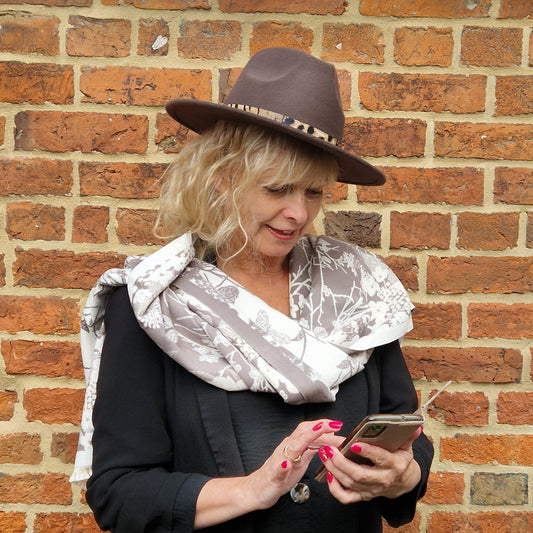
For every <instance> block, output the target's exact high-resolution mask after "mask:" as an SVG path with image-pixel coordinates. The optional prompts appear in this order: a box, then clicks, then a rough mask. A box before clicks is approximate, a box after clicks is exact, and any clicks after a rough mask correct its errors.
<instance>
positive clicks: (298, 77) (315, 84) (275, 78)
mask: <svg viewBox="0 0 533 533" xmlns="http://www.w3.org/2000/svg"><path fill="white" fill-rule="evenodd" d="M166 110H167V112H168V114H169V115H170V116H171V117H172V118H173V119H174V120H177V121H178V122H180V123H181V124H183V125H184V126H187V127H188V128H190V129H191V130H193V131H196V132H198V133H201V132H202V131H204V130H206V129H208V128H210V127H211V126H213V125H214V124H215V122H217V120H237V121H241V122H247V123H250V124H257V125H260V126H263V127H266V128H270V129H274V130H277V131H281V132H283V133H286V134H287V135H291V136H292V137H295V138H297V139H300V140H302V141H304V142H306V143H309V144H311V145H313V146H316V147H318V148H321V149H322V150H325V151H326V152H328V153H330V154H331V155H333V156H334V157H335V159H336V160H337V162H338V163H339V168H340V172H339V178H338V180H339V181H342V182H344V183H359V184H363V185H381V184H382V183H384V181H385V176H384V175H383V174H382V173H381V172H380V171H379V170H378V169H377V168H376V167H374V166H372V165H371V164H370V163H367V162H366V161H364V160H363V159H361V158H360V157H358V156H356V155H354V154H351V153H350V152H347V151H346V150H343V149H342V148H340V143H341V141H342V137H343V134H344V113H343V110H342V104H341V99H340V94H339V83H338V81H337V72H336V70H335V67H334V66H333V65H331V64H330V63H326V62H325V61H322V60H320V59H317V58H315V57H313V56H311V55H309V54H306V53H305V52H301V51H299V50H294V49H291V48H266V49H264V50H261V51H259V52H257V53H256V54H255V55H254V56H252V57H251V58H250V60H249V61H248V63H247V64H246V66H245V67H244V69H243V70H242V73H241V74H240V76H239V78H238V79H237V81H236V82H235V85H234V86H233V88H232V89H231V91H230V93H229V94H228V96H227V97H226V98H225V99H224V102H223V103H222V104H214V103H212V102H203V101H201V100H193V99H178V100H171V101H170V102H168V104H167V105H166Z"/></svg>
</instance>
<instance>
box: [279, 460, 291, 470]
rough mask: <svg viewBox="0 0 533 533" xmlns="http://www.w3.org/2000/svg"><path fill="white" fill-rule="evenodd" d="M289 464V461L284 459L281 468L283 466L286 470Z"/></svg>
mask: <svg viewBox="0 0 533 533" xmlns="http://www.w3.org/2000/svg"><path fill="white" fill-rule="evenodd" d="M288 466H289V463H288V462H287V461H283V463H281V468H283V470H285V469H286V468H287V467H288Z"/></svg>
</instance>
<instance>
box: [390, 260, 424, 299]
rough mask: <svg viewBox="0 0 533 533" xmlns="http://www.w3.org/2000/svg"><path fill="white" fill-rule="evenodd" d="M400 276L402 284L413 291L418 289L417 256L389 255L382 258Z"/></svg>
mask: <svg viewBox="0 0 533 533" xmlns="http://www.w3.org/2000/svg"><path fill="white" fill-rule="evenodd" d="M382 259H383V261H385V263H387V265H388V266H389V268H391V269H392V270H393V272H394V273H395V274H396V276H398V278H399V279H400V281H401V282H402V285H403V286H404V287H405V288H406V289H408V290H412V291H417V290H418V272H419V268H418V262H417V260H416V257H405V256H399V255H389V256H387V257H383V258H382Z"/></svg>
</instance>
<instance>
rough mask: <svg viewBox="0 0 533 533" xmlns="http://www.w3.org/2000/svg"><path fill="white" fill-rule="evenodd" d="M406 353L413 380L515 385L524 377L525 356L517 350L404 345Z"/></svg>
mask: <svg viewBox="0 0 533 533" xmlns="http://www.w3.org/2000/svg"><path fill="white" fill-rule="evenodd" d="M403 353H404V355H405V359H406V361H407V364H408V366H409V370H410V372H411V375H412V376H413V379H422V378H426V379H427V380H428V381H432V380H435V381H448V380H450V379H452V380H454V381H472V382H474V383H516V382H519V381H520V378H521V373H522V356H521V354H520V351H519V350H514V349H500V348H449V347H444V346H442V347H415V346H406V345H404V346H403ZM443 394H444V393H443Z"/></svg>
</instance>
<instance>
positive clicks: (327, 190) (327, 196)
mask: <svg viewBox="0 0 533 533" xmlns="http://www.w3.org/2000/svg"><path fill="white" fill-rule="evenodd" d="M347 198H348V184H347V183H340V182H338V181H337V182H336V183H333V184H331V185H327V186H326V187H324V201H325V202H326V203H327V204H333V203H336V202H341V201H342V200H346V199H347Z"/></svg>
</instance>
